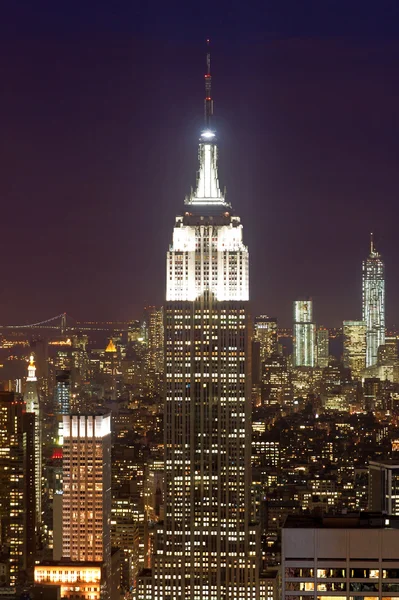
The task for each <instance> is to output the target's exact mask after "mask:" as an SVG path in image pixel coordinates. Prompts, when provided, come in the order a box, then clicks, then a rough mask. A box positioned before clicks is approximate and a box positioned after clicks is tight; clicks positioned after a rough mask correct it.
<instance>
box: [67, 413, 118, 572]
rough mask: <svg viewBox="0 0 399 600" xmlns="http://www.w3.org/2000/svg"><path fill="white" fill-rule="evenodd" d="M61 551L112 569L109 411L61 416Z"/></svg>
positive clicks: (106, 570)
mask: <svg viewBox="0 0 399 600" xmlns="http://www.w3.org/2000/svg"><path fill="white" fill-rule="evenodd" d="M63 434H64V445H63V502H62V556H63V557H65V558H68V559H69V560H71V561H78V562H82V561H83V562H85V561H90V562H92V561H93V562H100V563H102V564H103V565H104V575H105V578H106V579H107V578H108V576H109V574H110V572H111V415H110V414H95V415H81V414H79V415H64V416H63Z"/></svg>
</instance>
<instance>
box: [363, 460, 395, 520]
mask: <svg viewBox="0 0 399 600" xmlns="http://www.w3.org/2000/svg"><path fill="white" fill-rule="evenodd" d="M369 510H372V511H373V512H374V511H378V512H384V513H386V514H387V515H397V516H399V464H398V462H397V461H396V462H395V461H392V460H385V461H375V460H370V462H369Z"/></svg>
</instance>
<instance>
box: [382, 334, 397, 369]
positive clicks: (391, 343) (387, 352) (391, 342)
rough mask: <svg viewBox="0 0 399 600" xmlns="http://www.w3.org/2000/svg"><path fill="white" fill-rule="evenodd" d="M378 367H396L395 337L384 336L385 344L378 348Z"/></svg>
mask: <svg viewBox="0 0 399 600" xmlns="http://www.w3.org/2000/svg"><path fill="white" fill-rule="evenodd" d="M377 364H378V366H385V365H398V364H399V357H398V338H397V337H396V336H385V344H383V345H382V346H380V347H379V348H378V355H377Z"/></svg>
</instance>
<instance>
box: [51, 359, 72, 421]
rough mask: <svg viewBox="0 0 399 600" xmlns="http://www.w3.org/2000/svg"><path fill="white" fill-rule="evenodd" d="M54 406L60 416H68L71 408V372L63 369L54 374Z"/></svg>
mask: <svg viewBox="0 0 399 600" xmlns="http://www.w3.org/2000/svg"><path fill="white" fill-rule="evenodd" d="M54 393H55V405H56V407H57V410H58V411H59V412H60V414H61V415H68V414H69V411H70V407H71V371H70V370H69V369H63V370H59V371H56V373H55V392H54Z"/></svg>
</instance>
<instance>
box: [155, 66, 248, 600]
mask: <svg viewBox="0 0 399 600" xmlns="http://www.w3.org/2000/svg"><path fill="white" fill-rule="evenodd" d="M209 78H210V73H209V70H208V73H207V75H206V83H207V84H210V81H209ZM211 109H212V105H211V100H210V87H209V89H208V88H207V98H206V100H205V114H206V127H205V129H204V130H203V132H202V134H201V137H200V140H199V171H198V174H197V185H196V188H195V190H194V191H192V193H191V194H190V196H189V197H187V198H186V201H185V206H184V208H183V210H182V212H181V214H180V215H179V216H177V217H176V221H175V227H174V230H173V240H172V244H171V246H170V249H169V252H168V253H167V260H166V268H167V273H166V305H165V313H164V336H165V342H164V343H165V379H166V395H165V412H164V429H165V434H164V447H165V496H164V502H165V518H164V523H163V525H162V526H161V527H160V529H159V531H158V534H157V540H156V546H155V554H154V557H153V558H154V561H153V580H152V581H153V583H152V585H153V590H152V594H153V595H152V596H151V597H152V598H153V599H159V600H160V599H162V600H179V599H183V598H184V599H190V600H191V599H198V600H200V599H201V600H202V599H209V600H211V599H212V600H220V599H222V598H223V599H227V598H231V599H233V598H237V599H238V598H240V599H244V598H245V599H249V598H251V599H254V598H257V590H258V585H259V584H258V569H257V561H258V559H259V552H258V551H257V541H256V540H257V536H256V528H255V527H254V526H253V525H252V524H251V511H250V486H251V380H250V348H251V320H250V316H249V312H248V299H249V277H248V249H247V247H246V246H245V245H244V243H243V239H242V234H243V229H242V225H241V222H240V218H239V217H238V216H237V215H235V214H234V212H233V210H232V208H231V206H230V204H228V203H227V201H226V198H225V196H224V195H223V193H222V192H221V190H220V187H219V180H218V171H217V151H218V148H217V143H216V134H215V132H214V130H213V129H212V127H211V125H210V115H211Z"/></svg>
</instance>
